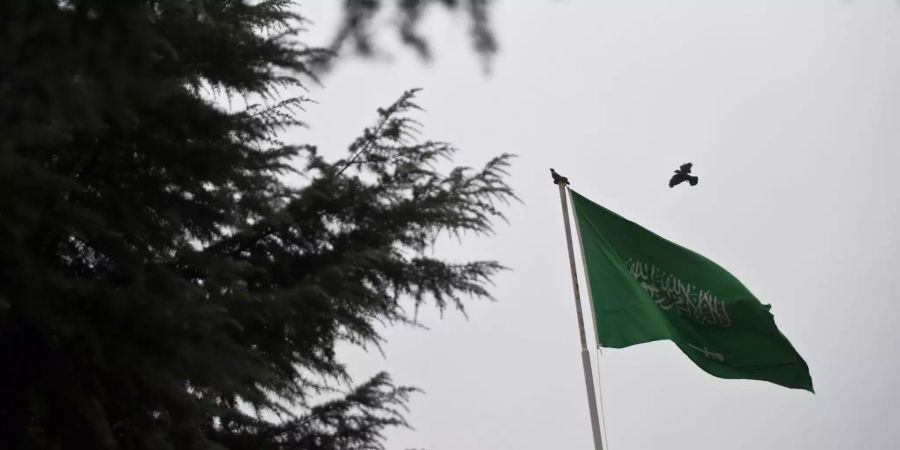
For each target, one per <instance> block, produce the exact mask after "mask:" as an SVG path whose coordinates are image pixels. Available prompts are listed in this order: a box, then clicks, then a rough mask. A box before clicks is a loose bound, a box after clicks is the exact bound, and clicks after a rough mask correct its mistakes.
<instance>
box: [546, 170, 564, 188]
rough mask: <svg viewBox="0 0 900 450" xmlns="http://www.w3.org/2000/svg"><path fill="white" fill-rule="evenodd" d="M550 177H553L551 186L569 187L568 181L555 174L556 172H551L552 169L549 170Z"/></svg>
mask: <svg viewBox="0 0 900 450" xmlns="http://www.w3.org/2000/svg"><path fill="white" fill-rule="evenodd" d="M550 175H551V176H553V184H558V185H566V186H568V185H569V179H568V178H566V177H564V176H562V175H560V174H558V173H556V171H555V170H553V169H552V168H551V169H550Z"/></svg>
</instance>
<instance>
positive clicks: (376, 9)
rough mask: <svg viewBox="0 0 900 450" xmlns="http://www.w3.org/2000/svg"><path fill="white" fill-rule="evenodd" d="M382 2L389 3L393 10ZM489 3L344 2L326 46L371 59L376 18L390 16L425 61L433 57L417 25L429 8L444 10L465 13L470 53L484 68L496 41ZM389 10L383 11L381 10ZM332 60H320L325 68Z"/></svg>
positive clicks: (465, 0) (424, 0)
mask: <svg viewBox="0 0 900 450" xmlns="http://www.w3.org/2000/svg"><path fill="white" fill-rule="evenodd" d="M385 3H392V5H393V8H391V7H390V6H388V7H387V8H385ZM491 3H492V1H491V0H396V1H395V2H384V1H382V0H344V14H343V19H342V21H341V24H340V26H339V27H338V29H337V31H336V32H335V35H334V38H333V39H332V40H331V42H330V43H329V44H328V48H329V50H331V52H332V53H333V54H345V53H347V52H348V51H349V52H350V53H351V54H356V55H361V56H364V57H370V56H372V55H374V54H375V53H376V50H377V49H378V48H379V47H378V46H377V44H376V43H375V42H374V39H373V36H374V35H376V34H377V33H374V32H373V25H374V24H375V21H376V18H378V17H381V16H384V15H389V14H392V15H393V16H389V17H390V20H389V21H388V23H391V24H394V25H395V27H396V31H397V33H398V35H399V37H400V40H401V42H403V43H404V44H406V45H407V46H409V47H410V48H412V49H413V50H414V51H415V52H416V53H417V54H418V55H419V56H420V57H422V58H423V59H424V60H430V59H431V57H432V52H431V46H430V45H429V41H428V39H427V37H426V36H425V35H424V34H423V33H421V31H420V30H419V26H420V22H421V20H422V18H423V17H424V16H425V14H426V13H427V12H428V11H429V10H432V9H436V8H443V9H445V10H447V11H449V12H459V13H462V14H465V16H466V18H467V19H468V21H469V35H470V40H471V45H472V48H473V50H474V51H475V52H476V53H477V54H478V55H479V56H481V58H482V62H483V63H484V65H485V68H487V65H488V63H489V62H490V60H491V58H492V57H493V56H494V54H495V53H496V52H497V39H496V38H495V36H494V32H493V30H492V29H491V24H490V14H489V13H490V9H491ZM385 9H388V10H389V11H387V12H385V11H384V10H385ZM333 61H334V60H333V59H331V58H328V59H326V60H322V61H319V62H320V63H321V64H319V65H320V66H324V67H327V66H328V65H329V63H331V62H333Z"/></svg>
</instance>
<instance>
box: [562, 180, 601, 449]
mask: <svg viewBox="0 0 900 450" xmlns="http://www.w3.org/2000/svg"><path fill="white" fill-rule="evenodd" d="M553 174H554V177H553V182H554V183H555V184H556V185H557V186H559V200H560V202H561V203H562V213H563V223H565V226H566V244H568V247H569V269H571V271H572V288H573V290H574V291H575V313H576V314H577V315H578V336H579V337H580V338H581V362H582V364H583V365H584V383H585V387H587V394H588V407H589V408H590V413H591V431H593V434H594V450H603V438H602V435H601V434H600V418H599V415H598V414H597V394H596V393H595V392H594V377H593V376H592V375H591V356H590V354H589V353H588V349H587V339H586V338H585V337H584V315H583V314H582V313H581V293H580V292H579V291H578V275H577V273H576V272H575V251H574V250H573V248H572V231H571V228H570V226H569V207H568V203H569V202H567V201H566V191H567V190H568V188H567V187H566V186H567V185H568V184H569V181H568V180H567V179H566V178H565V177H560V176H558V175H557V174H556V172H553Z"/></svg>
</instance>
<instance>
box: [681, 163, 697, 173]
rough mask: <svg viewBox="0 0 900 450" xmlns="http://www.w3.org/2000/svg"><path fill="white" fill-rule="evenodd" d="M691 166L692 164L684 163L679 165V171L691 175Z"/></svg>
mask: <svg viewBox="0 0 900 450" xmlns="http://www.w3.org/2000/svg"><path fill="white" fill-rule="evenodd" d="M693 165H694V164H692V163H684V164H682V165H681V171H682V172H684V173H691V166H693Z"/></svg>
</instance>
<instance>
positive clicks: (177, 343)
mask: <svg viewBox="0 0 900 450" xmlns="http://www.w3.org/2000/svg"><path fill="white" fill-rule="evenodd" d="M303 23H304V20H303V18H302V17H301V16H299V15H298V14H297V13H296V5H294V4H293V3H292V1H291V0H267V1H249V0H219V1H212V0H206V1H201V0H196V1H187V0H122V1H119V0H117V1H111V0H13V1H7V2H2V5H0V25H2V26H0V42H2V44H0V98H2V99H3V101H2V102H0V248H2V249H3V250H2V252H0V361H3V367H4V368H3V369H2V370H0V448H10V449H15V448H128V449H132V448H134V449H141V448H147V449H151V448H152V449H159V448H222V447H224V448H235V449H244V448H246V449H266V448H304V449H376V448H381V443H382V433H383V431H384V429H385V427H390V426H402V425H404V424H405V422H404V419H403V416H402V413H403V411H404V408H405V404H406V400H407V398H408V396H409V395H410V394H411V392H412V390H411V389H410V388H405V387H397V386H395V385H394V384H393V383H392V381H391V379H390V378H389V377H388V376H387V375H386V374H379V375H377V376H375V377H374V378H372V379H371V380H369V381H367V382H364V383H362V384H360V385H358V386H357V387H356V388H354V389H351V390H350V391H349V392H345V393H344V394H343V395H333V398H334V399H333V400H331V401H329V402H324V403H322V401H321V398H322V397H321V395H322V394H335V393H334V392H332V389H334V387H335V386H336V385H337V386H340V385H341V383H345V382H349V380H348V378H347V374H346V372H345V370H344V367H343V366H342V365H341V362H340V361H338V360H337V358H336V356H335V344H336V343H338V342H341V341H349V342H353V343H357V344H377V342H379V339H380V338H379V336H378V333H377V331H376V328H375V324H376V323H379V322H387V323H409V322H411V321H413V320H414V318H412V317H410V316H409V315H408V314H407V312H406V310H405V309H404V308H403V307H402V305H403V302H404V301H407V300H405V299H409V300H408V301H411V302H412V303H413V304H414V305H415V306H416V307H418V306H419V305H423V304H433V305H435V306H436V307H437V308H441V309H443V308H447V307H455V308H463V301H464V299H465V298H468V297H472V296H474V297H490V294H489V292H488V291H487V290H486V289H485V285H486V283H487V282H488V281H489V279H490V277H491V276H492V275H493V274H494V273H495V272H497V271H498V270H500V269H501V266H500V265H498V264H497V263H496V262H491V261H474V262H465V263H454V262H450V261H447V260H443V259H440V258H436V257H433V256H427V253H426V250H427V249H429V248H430V246H431V245H432V244H433V242H434V239H436V238H437V237H438V236H439V235H440V234H442V233H450V234H459V235H462V234H466V233H489V232H490V231H491V221H492V220H493V219H495V218H498V217H502V213H501V211H500V209H499V208H500V207H501V206H502V204H503V203H504V202H506V201H508V200H509V199H511V198H514V197H513V193H512V192H511V190H510V188H509V187H508V186H507V185H506V184H505V182H504V177H505V169H506V168H507V166H508V164H509V161H510V156H509V155H500V156H498V157H497V158H495V159H493V160H491V161H489V162H488V163H487V164H486V166H485V167H483V168H481V169H478V170H473V169H468V168H462V167H460V168H455V169H452V170H450V171H449V172H442V171H439V170H438V169H436V168H435V167H437V166H439V164H438V162H440V161H442V160H445V159H449V158H450V157H451V156H452V154H453V152H454V149H453V147H451V146H450V145H448V144H446V143H441V142H432V141H424V142H423V141H418V140H416V139H414V136H415V135H416V133H417V128H418V122H416V121H415V120H414V119H413V118H412V115H413V114H414V113H415V110H416V108H417V107H416V105H415V104H414V103H413V97H414V95H415V92H414V91H410V92H407V93H404V94H403V95H402V96H401V97H400V98H399V99H398V100H397V101H396V102H395V103H393V104H391V105H389V106H387V107H385V108H383V109H379V110H378V111H377V115H376V116H375V117H374V118H373V120H374V124H373V125H372V126H371V127H369V128H367V129H365V130H364V131H363V133H362V134H361V136H360V137H359V138H357V139H356V140H355V141H354V142H353V144H352V145H351V146H350V148H349V154H348V155H347V156H346V157H345V158H342V159H339V160H334V161H330V160H328V159H326V158H324V157H322V156H321V155H320V154H319V153H318V152H317V150H316V148H315V147H312V146H304V145H293V144H291V143H288V142H284V141H283V140H282V139H281V138H280V136H282V135H283V131H284V130H285V129H287V128H290V127H292V126H296V125H299V124H300V119H299V115H298V114H299V108H301V107H302V104H303V101H304V100H303V99H302V98H287V99H283V98H282V97H281V96H280V95H281V93H283V92H286V91H285V89H289V88H291V87H295V86H298V85H301V83H302V82H303V80H305V79H307V78H306V77H308V76H309V74H310V64H311V62H312V61H316V60H320V59H321V58H322V57H323V51H321V50H317V49H314V48H309V47H306V46H304V45H302V43H301V42H300V41H298V34H297V30H298V29H299V28H301V27H302V26H303ZM216 96H218V97H216ZM223 96H227V97H228V98H242V99H248V102H250V103H249V104H250V106H248V107H246V108H243V107H242V108H233V109H227V108H223V107H221V106H219V105H218V103H217V102H216V98H223ZM289 175H297V176H301V177H303V179H305V180H307V182H306V184H305V185H304V186H302V187H291V186H289V185H287V184H285V183H284V182H283V181H282V180H283V179H284V177H286V176H289ZM336 382H337V383H338V384H335V383H336Z"/></svg>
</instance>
